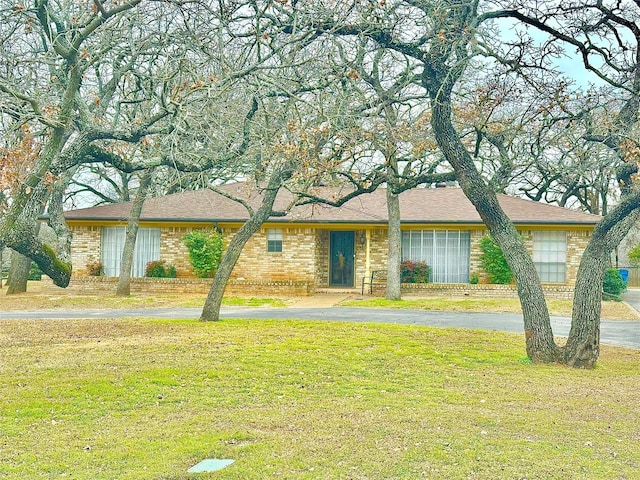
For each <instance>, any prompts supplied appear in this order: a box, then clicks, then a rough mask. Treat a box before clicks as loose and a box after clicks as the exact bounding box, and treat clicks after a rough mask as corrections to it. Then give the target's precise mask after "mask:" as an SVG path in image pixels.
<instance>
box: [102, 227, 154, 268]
mask: <svg viewBox="0 0 640 480" xmlns="http://www.w3.org/2000/svg"><path fill="white" fill-rule="evenodd" d="M125 236H126V228H125V227H102V248H101V257H102V265H103V268H104V274H105V275H106V276H108V277H117V276H119V275H120V263H121V260H122V250H123V249H124V240H125ZM159 259H160V229H159V228H138V236H137V237H136V248H135V250H134V253H133V266H132V268H131V276H132V277H144V273H145V268H146V267H147V263H149V262H152V261H154V260H159Z"/></svg>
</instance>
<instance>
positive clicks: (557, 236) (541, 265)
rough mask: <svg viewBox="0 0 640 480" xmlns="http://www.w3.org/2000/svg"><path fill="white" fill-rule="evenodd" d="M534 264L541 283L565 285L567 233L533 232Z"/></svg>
mask: <svg viewBox="0 0 640 480" xmlns="http://www.w3.org/2000/svg"><path fill="white" fill-rule="evenodd" d="M533 263H534V264H535V266H536V270H537V271H538V276H539V277H540V281H541V282H547V283H565V281H566V270H567V232H557V231H556V232H554V231H542V232H533Z"/></svg>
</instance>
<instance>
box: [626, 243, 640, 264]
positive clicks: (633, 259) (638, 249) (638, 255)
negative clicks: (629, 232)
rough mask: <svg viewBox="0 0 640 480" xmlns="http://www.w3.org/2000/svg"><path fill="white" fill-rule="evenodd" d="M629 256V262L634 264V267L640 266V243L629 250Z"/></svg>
mask: <svg viewBox="0 0 640 480" xmlns="http://www.w3.org/2000/svg"><path fill="white" fill-rule="evenodd" d="M627 258H628V259H629V263H630V264H631V265H633V266H634V267H640V243H638V244H637V245H636V246H635V247H633V248H632V249H631V250H629V253H627Z"/></svg>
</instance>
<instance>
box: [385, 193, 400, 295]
mask: <svg viewBox="0 0 640 480" xmlns="http://www.w3.org/2000/svg"><path fill="white" fill-rule="evenodd" d="M387 211H388V214H389V249H388V252H389V253H388V256H387V295H386V298H387V300H400V298H401V295H402V292H401V282H400V255H401V248H400V247H401V235H402V233H401V231H400V198H399V197H398V194H397V193H394V192H393V189H392V188H391V184H389V185H388V186H387Z"/></svg>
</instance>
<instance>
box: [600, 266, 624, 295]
mask: <svg viewBox="0 0 640 480" xmlns="http://www.w3.org/2000/svg"><path fill="white" fill-rule="evenodd" d="M626 288H627V284H626V283H625V281H624V280H622V276H621V275H620V272H619V271H618V270H616V269H615V268H607V270H605V272H604V281H603V282H602V291H603V292H604V293H606V294H609V295H613V296H614V298H616V297H618V296H619V295H620V294H621V293H622V292H624V291H625V290H626ZM604 297H605V299H606V298H608V295H605V296H604Z"/></svg>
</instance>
